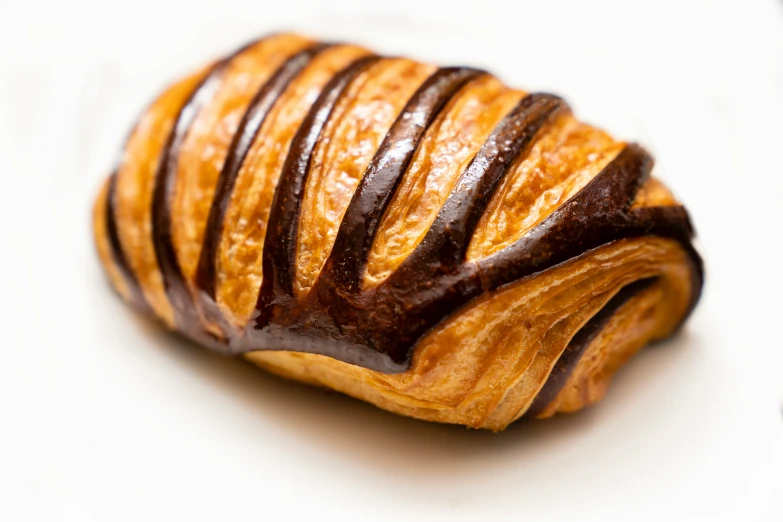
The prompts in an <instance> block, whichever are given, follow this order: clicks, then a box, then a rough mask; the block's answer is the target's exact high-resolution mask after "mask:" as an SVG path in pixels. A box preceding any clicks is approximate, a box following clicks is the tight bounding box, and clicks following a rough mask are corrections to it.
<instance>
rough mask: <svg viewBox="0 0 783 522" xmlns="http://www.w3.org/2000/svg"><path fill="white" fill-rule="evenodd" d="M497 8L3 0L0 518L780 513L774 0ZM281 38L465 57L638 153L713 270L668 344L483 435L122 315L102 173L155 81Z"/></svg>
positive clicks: (454, 59)
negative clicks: (594, 394)
mask: <svg viewBox="0 0 783 522" xmlns="http://www.w3.org/2000/svg"><path fill="white" fill-rule="evenodd" d="M110 4H115V5H110ZM269 4H272V5H271V6H270V5H269ZM511 4H512V5H509V6H507V7H501V6H499V5H498V4H496V3H490V2H475V3H474V2H451V3H448V4H445V5H440V6H438V5H431V4H429V3H426V2H401V1H397V2H394V3H390V4H384V3H381V2H365V3H361V2H354V3H353V4H345V3H344V4H341V7H338V8H327V7H319V6H318V4H317V3H316V2H306V3H303V2H294V1H290V0H287V1H285V2H262V1H254V2H244V3H240V2H229V1H224V0H221V1H213V2H208V3H206V2H190V3H186V2H184V1H183V2H182V3H181V4H172V5H170V4H167V3H165V2H160V1H154V2H150V1H133V2H130V1H126V2H117V3H114V2H99V1H97V0H96V1H92V2H88V1H86V0H79V1H77V0H71V1H68V2H57V3H55V2H51V5H44V4H40V3H37V2H16V3H6V2H2V3H0V48H1V49H2V52H0V161H2V163H1V165H2V169H3V171H2V180H3V182H4V184H5V190H4V191H3V197H2V205H0V227H2V230H0V235H1V237H2V241H3V243H2V244H3V246H2V257H0V274H2V275H3V300H2V304H0V306H1V307H2V315H1V317H2V325H3V330H4V337H3V341H4V342H3V351H2V367H0V414H2V417H1V418H2V427H0V519H2V520H9V521H17V520H79V521H82V520H99V521H105V520H112V521H117V520H120V521H124V520H128V521H131V520H132V521H137V520H190V521H194V520H259V519H260V520H264V519H273V520H288V519H296V518H298V517H300V516H301V517H304V516H307V517H308V518H310V519H315V520H321V519H327V520H332V519H338V520H354V519H360V518H361V519H364V520H391V519H396V520H412V519H423V520H441V519H444V520H446V519H447V520H492V519H517V520H580V521H586V520H656V521H659V520H662V519H663V520H701V519H704V520H711V521H715V520H743V521H745V520H764V521H770V520H783V503H781V501H780V498H781V495H782V494H783V417H782V412H781V409H782V408H783V346H782V345H783V342H781V338H780V334H779V331H780V322H781V321H783V319H782V318H781V312H782V311H783V307H782V306H781V296H783V282H782V281H781V272H780V264H781V261H780V259H781V258H780V246H779V244H780V239H781V233H780V226H781V224H783V218H781V210H782V207H783V205H782V204H781V199H780V198H781V194H782V193H783V181H782V180H783V166H782V164H781V163H782V162H781V160H780V153H781V150H782V149H783V132H782V131H781V121H783V5H781V3H780V2H775V1H771V0H770V1H762V0H759V1H755V2H751V1H748V2H733V3H722V2H715V1H709V2H707V1H705V2H698V3H695V2H643V3H635V2H624V1H618V2H608V1H590V2H583V1H582V2H579V1H574V2H544V1H543V0H540V1H536V2H532V3H523V2H512V3H511ZM188 5H189V6H190V7H188ZM414 6H416V8H414ZM180 15H182V17H180ZM281 28H300V29H302V30H305V31H308V32H313V33H316V34H320V35H324V36H332V37H340V38H342V39H345V40H357V41H360V42H364V43H366V44H368V45H371V46H373V47H375V48H377V49H379V50H382V51H385V52H389V53H400V54H411V55H413V56H418V57H420V58H424V59H430V60H437V61H439V62H443V63H470V64H476V65H481V66H484V67H486V68H488V69H490V70H493V71H495V72H497V73H499V74H500V75H501V76H502V77H503V78H505V79H506V80H507V81H509V83H513V84H517V85H520V86H524V87H528V88H530V89H536V90H551V91H554V92H558V93H561V94H563V95H564V96H565V97H566V98H567V99H568V100H569V101H570V102H571V104H572V106H574V107H575V109H576V111H577V113H578V114H579V115H581V116H582V117H583V118H585V119H587V120H588V121H591V122H594V123H596V124H598V125H600V126H602V127H604V128H606V129H608V130H610V131H611V132H613V133H614V134H616V135H618V136H623V137H628V138H630V139H637V140H639V141H641V142H642V143H644V144H645V145H647V146H648V147H649V148H650V149H651V150H652V151H653V152H654V153H655V155H656V156H657V158H658V167H659V174H660V175H661V177H663V178H664V180H666V181H667V182H668V183H669V184H670V186H672V187H673V188H674V190H675V192H676V193H677V195H678V196H679V197H680V198H681V199H682V200H683V201H684V202H685V203H686V204H687V205H688V208H689V209H690V211H691V214H692V216H693V218H694V221H695V224H696V226H697V229H698V231H699V233H700V238H701V246H702V252H703V254H704V257H705V258H706V260H707V269H708V272H707V276H708V279H707V286H706V289H705V293H704V298H703V300H702V303H701V305H700V307H699V308H698V309H697V311H696V313H695V315H694V316H693V318H692V320H691V321H690V323H689V324H688V327H687V328H686V330H685V332H684V333H683V334H682V335H681V336H679V337H678V338H676V339H674V340H673V341H671V342H668V343H665V344H663V345H660V346H658V347H655V348H652V349H649V350H647V351H646V352H644V353H643V354H642V355H640V356H639V357H638V358H637V359H636V360H634V361H633V362H632V364H630V366H629V367H628V368H627V369H625V370H624V371H623V372H622V373H621V375H620V376H619V378H618V379H617V380H616V383H615V384H614V385H613V386H612V387H611V389H610V392H609V395H608V398H607V399H606V401H605V402H604V403H603V404H601V405H600V406H599V407H596V408H593V409H591V410H589V411H587V412H585V413H582V414H578V415H574V416H570V417H564V418H558V419H555V420H553V421H550V422H541V423H534V424H519V425H515V426H513V427H511V428H510V429H509V430H507V431H506V432H505V433H502V434H500V435H492V434H489V433H483V432H475V431H466V430H464V429H461V428H458V427H446V426H438V425H431V424H426V423H423V422H419V421H415V420H410V419H403V418H399V417H395V416H393V415H391V414H387V413H384V412H382V411H380V410H376V409H374V408H372V407H371V406H368V405H365V404H362V403H360V402H358V401H354V400H351V399H348V398H345V397H342V396H338V395H335V394H328V393H325V392H323V391H318V390H312V389H308V388H305V387H302V386H299V385H296V384H292V383H288V382H283V381H280V380H278V379H275V378H272V377H269V376H267V375H266V374H264V373H263V372H262V371H260V370H256V369H254V368H252V367H250V366H249V365H245V364H243V363H241V362H239V361H235V360H227V359H223V358H220V357H216V356H213V355H211V354H209V353H206V352H205V351H201V350H198V349H195V348H193V347H192V346H189V345H187V344H186V343H184V342H181V341H180V340H178V339H176V338H175V337H173V336H171V335H168V334H166V333H163V332H161V331H160V330H159V329H158V328H156V327H154V326H152V325H150V324H147V323H146V322H144V321H142V320H139V319H137V318H136V317H134V316H133V314H132V313H131V312H130V311H129V310H128V309H127V308H126V307H124V306H123V305H122V304H121V303H120V302H119V301H118V300H117V299H116V298H115V296H114V295H113V294H112V293H111V292H110V291H109V289H108V287H107V285H106V283H105V281H104V278H103V275H102V273H101V271H100V269H99V267H98V264H97V262H96V259H95V255H94V253H93V249H92V240H91V237H90V233H89V209H90V207H91V204H92V198H93V196H94V193H95V190H96V188H97V186H98V183H99V180H100V179H101V178H102V176H103V175H104V174H105V172H106V171H107V169H108V168H109V167H110V166H111V164H112V162H113V158H114V157H115V155H116V153H117V150H118V147H119V144H120V143H121V142H122V140H123V138H124V135H125V133H126V131H127V129H128V127H129V126H130V123H131V121H132V119H133V117H134V116H135V115H136V114H137V113H138V111H139V110H140V109H141V108H142V107H143V106H144V105H145V103H146V102H147V101H148V100H149V99H150V98H151V97H152V96H153V95H154V93H155V92H156V91H157V89H159V88H160V87H161V86H162V85H164V84H166V83H167V82H169V81H170V80H172V79H173V78H174V77H176V76H177V75H179V74H181V73H183V72H185V71H186V70H188V69H189V68H191V67H193V66H194V65H197V64H199V63H201V62H202V61H203V60H205V59H206V58H208V57H211V56H215V55H217V54H218V53H219V52H221V51H226V50H229V49H230V48H232V47H233V46H235V45H238V44H240V43H243V42H244V41H245V40H246V39H247V38H249V37H250V36H253V35H256V34H259V33H263V32H265V31H268V30H272V29H281Z"/></svg>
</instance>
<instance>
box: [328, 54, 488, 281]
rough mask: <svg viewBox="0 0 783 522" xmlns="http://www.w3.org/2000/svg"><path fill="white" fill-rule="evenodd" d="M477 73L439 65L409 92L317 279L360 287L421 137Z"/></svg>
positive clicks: (477, 71) (352, 200) (357, 193)
mask: <svg viewBox="0 0 783 522" xmlns="http://www.w3.org/2000/svg"><path fill="white" fill-rule="evenodd" d="M482 74H485V73H484V72H483V71H479V70H477V69H471V68H467V67H448V68H441V69H438V70H437V71H435V73H433V74H432V75H431V76H430V77H429V78H428V79H427V80H426V81H425V82H424V83H423V84H422V85H421V86H420V87H419V88H418V89H417V91H416V92H415V93H414V94H413V96H411V98H410V100H408V102H407V103H406V105H405V107H404V108H403V110H402V112H400V114H399V116H398V117H397V119H396V120H395V122H394V124H393V125H392V126H391V128H390V129H389V132H388V133H387V134H386V136H385V137H384V139H383V142H382V143H381V145H380V147H379V148H378V151H377V152H376V153H375V156H374V157H373V159H372V161H371V162H370V164H369V166H368V167H367V170H366V171H365V173H364V176H363V177H362V179H361V181H360V182H359V185H358V187H357V188H356V191H355V192H354V194H353V197H352V198H351V202H350V203H349V204H348V208H347V209H346V211H345V214H344V217H343V220H342V222H341V223H340V229H339V230H338V232H337V237H336V238H335V241H334V245H333V247H332V251H331V253H330V255H329V258H328V259H327V261H326V263H325V264H324V268H323V270H322V271H321V274H320V275H319V278H332V279H333V280H334V282H335V285H336V286H337V287H338V288H340V290H341V291H347V292H351V293H356V292H358V291H359V288H360V286H361V278H362V275H363V273H364V269H365V266H366V264H367V258H368V256H369V253H370V248H371V247H372V244H373V241H374V239H375V235H376V233H377V231H378V226H379V225H380V222H381V219H382V217H383V215H384V213H385V212H386V209H387V207H388V206H389V203H390V202H391V200H392V197H393V195H394V193H395V191H396V190H397V187H398V186H399V184H400V181H401V180H402V178H403V176H404V175H405V172H406V171H407V170H408V166H409V165H410V162H411V160H412V159H413V156H414V154H415V153H416V150H417V149H418V147H419V145H420V142H421V140H422V138H423V137H424V135H425V134H426V132H427V130H428V129H429V128H430V126H431V125H432V123H433V122H434V121H435V119H436V118H437V117H438V115H439V114H440V113H441V111H442V110H443V109H444V108H445V107H446V105H447V104H448V103H449V102H450V101H451V100H452V99H453V98H454V97H455V96H456V95H457V93H458V92H460V91H461V89H462V88H463V87H464V86H465V85H466V84H468V83H469V82H471V81H472V80H474V79H476V78H478V77H479V76H481V75H482Z"/></svg>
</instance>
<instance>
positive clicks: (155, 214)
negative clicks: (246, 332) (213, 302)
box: [152, 55, 235, 330]
mask: <svg viewBox="0 0 783 522" xmlns="http://www.w3.org/2000/svg"><path fill="white" fill-rule="evenodd" d="M233 56H235V55H232V57H233ZM229 61H230V58H227V59H225V60H221V61H219V62H217V63H216V64H215V65H214V66H213V67H212V68H211V69H210V70H209V72H208V73H207V74H206V75H205V76H204V78H203V79H202V80H201V82H199V84H198V85H197V86H196V87H195V88H194V90H193V92H191V94H190V96H189V97H188V99H187V100H186V101H185V103H184V105H183V106H182V108H181V109H180V111H179V113H178V114H177V117H176V119H175V121H174V127H173V128H172V131H171V133H170V134H169V137H168V140H167V141H166V144H165V146H164V147H163V150H162V152H161V157H160V163H159V164H158V171H157V173H156V175H155V189H154V191H153V194H152V241H153V244H154V246H155V255H156V257H157V260H158V267H159V268H160V272H161V275H162V276H163V283H164V285H165V288H166V295H167V296H168V298H169V301H170V302H171V307H172V309H173V311H174V320H175V322H176V324H177V325H178V326H179V327H180V328H182V329H183V330H190V329H192V328H193V327H194V325H195V324H196V323H197V321H198V320H197V318H196V317H195V310H194V309H193V306H192V304H191V297H190V291H189V290H188V286H187V282H186V281H185V276H184V275H183V273H182V269H181V267H180V266H179V262H178V261H177V253H176V252H175V250H174V243H173V240H172V231H171V223H172V221H171V200H172V198H173V196H174V191H175V189H176V181H177V160H178V158H179V152H180V148H181V147H182V144H183V142H184V141H185V137H186V136H187V133H188V130H189V129H190V127H191V125H192V124H193V122H194V121H195V119H196V117H197V116H198V113H199V112H200V110H201V109H202V107H204V105H206V104H207V103H208V102H209V101H210V100H211V99H212V97H213V96H214V95H215V93H216V92H217V90H218V88H219V87H220V82H221V80H222V78H223V75H224V73H225V71H226V68H227V66H228V62H229Z"/></svg>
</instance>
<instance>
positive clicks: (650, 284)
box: [94, 34, 702, 430]
mask: <svg viewBox="0 0 783 522" xmlns="http://www.w3.org/2000/svg"><path fill="white" fill-rule="evenodd" d="M652 166H653V160H652V158H651V157H650V155H649V154H648V153H647V152H646V151H645V150H644V149H642V148H641V147H639V146H638V145H634V144H628V143H623V142H620V141H616V140H615V139H613V138H612V137H611V136H609V135H608V134H606V133H605V132H603V131H601V130H598V129H596V128H594V127H591V126H589V125H587V124H584V123H582V122H580V121H578V120H577V119H575V118H574V116H573V115H572V113H571V110H570V109H569V107H568V105H567V104H566V103H565V102H564V101H563V100H562V99H560V98H558V97H557V96H553V95H551V94H543V93H527V92H523V91H520V90H515V89H511V88H509V87H506V86H505V85H503V84H502V83H501V82H500V81H499V80H498V79H497V78H495V77H494V76H492V75H491V74H488V73H486V72H484V71H481V70H477V69H473V68H469V67H437V66H434V65H430V64H426V63H420V62H417V61H414V60H410V59H407V58H397V57H383V56H378V55H376V54H374V53H372V52H371V51H369V50H367V49H364V48H362V47H358V46H355V45H347V44H340V43H321V42H317V41H314V40H312V39H310V38H306V37H303V36H299V35H295V34H278V35H274V36H270V37H267V38H263V39H260V40H258V41H255V42H253V43H251V44H249V45H246V46H244V47H242V48H241V49H239V50H238V51H236V52H234V53H233V54H231V55H230V56H227V57H225V58H223V59H220V60H218V61H216V62H214V63H211V64H209V65H207V66H206V67H204V68H202V69H200V70H199V71H197V72H196V73H195V74H192V75H191V76H188V77H187V78H185V79H183V80H181V81H179V82H177V83H175V84H174V85H172V86H171V87H169V88H168V89H167V90H166V91H165V92H163V94H162V95H161V96H160V97H159V98H157V100H155V101H154V102H153V103H152V104H151V105H150V106H149V107H148V108H147V109H146V111H145V112H144V113H143V114H142V115H141V118H140V119H139V121H138V123H137V124H136V126H135V127H134V129H133V130H132V132H131V134H130V136H129V138H128V140H127V143H126V145H125V148H124V151H123V154H122V156H121V160H120V161H119V164H118V165H117V167H116V170H115V171H114V173H113V174H112V175H111V176H110V177H109V178H108V179H107V181H106V182H105V184H104V186H103V189H102V190H101V192H100V195H99V197H98V200H97V203H96V205H95V209H94V229H95V238H96V242H97V246H98V252H99V254H100V259H101V262H102V264H103V266H104V268H105V269H106V272H107V274H108V276H109V279H110V281H111V283H112V285H113V287H114V288H115V289H116V291H117V292H118V293H119V294H120V295H121V296H122V298H123V299H124V300H125V301H127V302H128V303H130V304H131V305H133V306H134V307H135V308H136V309H138V310H140V311H142V312H143V313H146V314H148V315H151V316H154V317H156V318H158V319H159V320H160V321H162V322H163V323H164V324H165V325H167V326H168V327H169V328H172V329H174V330H177V331H179V332H181V333H182V334H183V335H185V336H187V337H189V338H191V339H193V340H194V341H196V342H197V343H200V344H202V345H204V346H206V347H208V348H210V349H213V350H216V351H218V352H221V353H225V354H232V355H241V356H243V357H245V358H247V359H248V360H250V361H252V362H253V363H255V364H257V365H259V366H262V367H264V368H266V369H268V370H270V371H272V372H274V373H276V374H279V375H282V376H284V377H287V378H290V379H295V380H298V381H303V382H306V383H310V384H314V385H319V386H325V387H327V388H332V389H334V390H338V391H340V392H343V393H346V394H348V395H352V396H354V397H358V398H360V399H363V400H365V401H368V402H371V403H373V404H375V405H377V406H379V407H381V408H385V409H387V410H390V411H393V412H396V413H399V414H403V415H409V416H412V417H418V418H421V419H427V420H431V421H438V422H448V423H458V424H464V425H467V426H472V427H476V428H488V429H491V430H502V429H503V428H505V427H506V426H507V425H508V424H509V423H511V422H513V421H514V420H516V419H518V418H520V417H522V416H525V417H530V418H533V417H534V418H545V417H549V416H551V415H553V414H555V413H557V412H572V411H575V410H579V409H581V408H583V407H585V406H587V405H590V404H593V403H595V402H596V401H598V400H599V399H601V397H602V396H603V395H604V392H605V390H606V387H607V385H608V383H609V381H610V380H611V378H612V375H613V374H614V373H615V372H616V371H617V370H618V368H619V367H620V366H622V365H623V364H624V363H625V362H626V361H627V360H628V359H629V358H630V357H631V356H632V355H633V354H634V353H635V352H636V351H638V350H639V349H640V348H641V347H642V346H644V345H646V344H648V343H649V342H651V341H653V340H656V339H661V338H664V337H666V336H668V335H670V334H672V333H673V332H674V331H675V330H676V329H677V328H678V327H679V326H680V325H681V324H682V322H683V321H684V319H685V317H686V316H687V315H688V314H689V313H690V311H691V310H692V309H693V307H694V306H695V304H696V302H697V300H698V298H699V294H700V291H701V286H702V268H701V267H702V264H701V260H700V258H699V255H698V254H697V252H696V251H695V250H694V248H693V246H692V245H691V238H692V236H693V229H692V227H691V225H690V222H689V218H688V214H687V213H686V211H685V209H684V208H683V207H682V206H681V205H680V204H679V203H678V202H677V201H676V200H675V199H674V197H673V196H672V193H671V192H670V191H669V190H668V189H667V188H666V187H665V186H664V185H663V184H662V183H661V182H660V181H658V180H656V179H655V178H654V177H651V176H650V171H651V169H652Z"/></svg>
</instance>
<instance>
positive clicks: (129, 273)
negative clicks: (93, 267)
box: [106, 171, 151, 313]
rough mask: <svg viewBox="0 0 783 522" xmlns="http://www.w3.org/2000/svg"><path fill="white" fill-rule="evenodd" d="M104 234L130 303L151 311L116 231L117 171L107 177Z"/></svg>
mask: <svg viewBox="0 0 783 522" xmlns="http://www.w3.org/2000/svg"><path fill="white" fill-rule="evenodd" d="M106 235H107V237H108V240H109V251H110V252H111V257H112V260H113V261H114V264H115V266H116V267H117V270H119V272H120V274H121V275H122V277H123V279H124V280H125V285H126V286H127V287H128V292H129V294H130V295H129V297H130V304H131V305H132V306H133V307H134V308H136V309H137V310H139V311H140V312H143V313H149V312H151V309H150V306H149V304H148V303H147V300H146V299H145V298H144V293H143V292H142V291H141V286H140V285H139V280H138V279H136V274H135V273H134V272H133V269H132V268H131V266H130V264H129V263H128V258H127V257H126V256H125V251H124V250H123V248H122V243H121V242H120V235H119V233H118V232H117V172H116V171H115V172H114V173H112V175H111V177H110V178H109V187H108V190H107V192H106Z"/></svg>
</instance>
